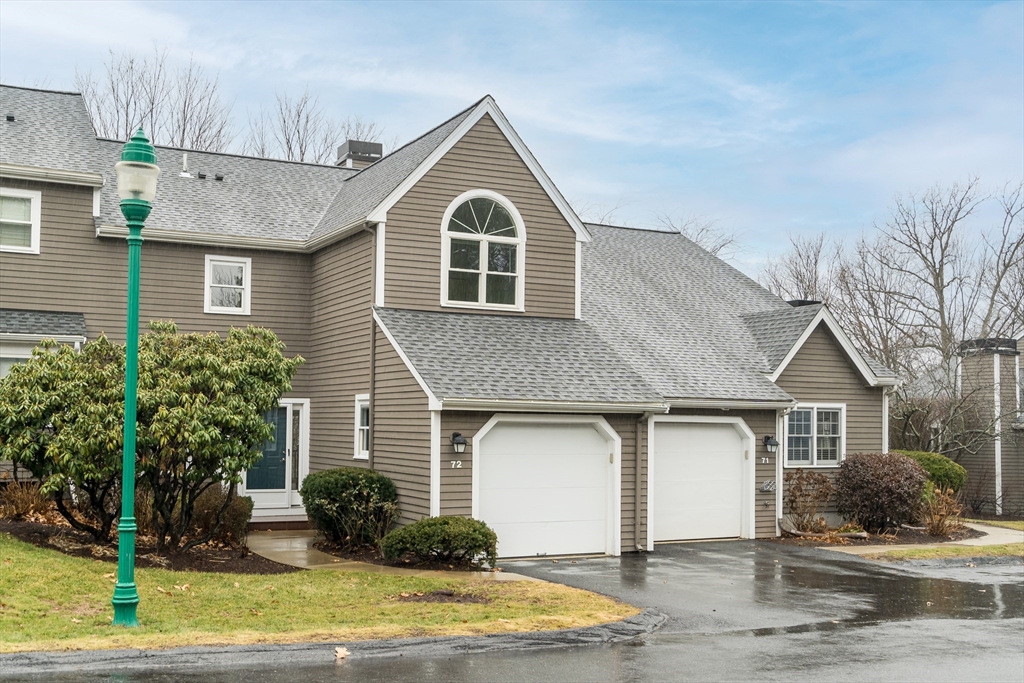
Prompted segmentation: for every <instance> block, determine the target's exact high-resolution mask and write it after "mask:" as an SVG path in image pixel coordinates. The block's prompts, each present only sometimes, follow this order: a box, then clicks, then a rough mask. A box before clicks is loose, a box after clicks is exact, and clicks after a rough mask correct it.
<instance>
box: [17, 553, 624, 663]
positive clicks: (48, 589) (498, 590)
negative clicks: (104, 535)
mask: <svg viewBox="0 0 1024 683" xmlns="http://www.w3.org/2000/svg"><path fill="white" fill-rule="evenodd" d="M114 571H116V568H115V567H114V565H112V564H110V563H107V562H100V561H98V560H90V559H81V558H75V557H69V556H67V555H63V554H61V553H58V552H56V551H52V550H46V549H42V548H37V547H35V546H32V545H29V544H27V543H22V542H21V541H18V540H15V539H13V538H12V537H11V536H10V535H9V534H0V652H21V651H29V650H73V649H102V648H122V647H138V648H164V647H177V646H183V645H203V644H206V645H213V644H244V643H290V642H303V641H318V640H330V641H351V640H367V639H373V638H395V637H414V636H441V635H473V634H483V633H497V632H505V631H539V630H545V629H557V628H571V627H577V626H592V625H594V624H599V623H603V622H608V621H615V620H618V619H623V618H625V617H629V616H632V615H634V614H636V613H638V612H639V611H640V610H638V609H636V608H635V607H632V606H630V605H626V604H623V603H620V602H616V601H615V600H612V599H611V598H606V597H604V596H600V595H596V594H594V593H588V592H586V591H582V590H577V589H575V588H569V587H567V586H561V585H557V584H550V583H542V582H535V581H510V582H497V581H485V580H481V579H473V578H463V577H459V576H457V575H453V576H452V577H451V578H447V577H445V578H413V577H404V576H390V575H382V574H368V573H361V572H359V573H356V572H338V571H332V570H313V571H303V572H295V573H292V574H278V575H274V576H261V575H254V574H207V573H199V572H175V571H170V570H166V569H139V570H137V571H136V574H135V577H136V582H137V584H138V587H139V596H140V597H141V600H142V602H141V603H140V605H139V612H138V613H139V621H140V622H141V626H140V628H138V629H124V628H115V627H113V626H111V625H110V619H111V617H112V615H113V611H112V608H111V606H110V598H111V595H112V592H113V588H114V574H113V572H114ZM440 589H451V590H454V591H455V593H456V594H460V595H461V594H466V595H474V596H479V597H483V598H486V599H488V600H489V601H490V602H488V603H486V604H482V603H437V602H409V601H403V600H401V599H400V595H401V594H402V593H408V594H411V595H414V594H415V593H417V592H419V593H430V592H432V591H435V590H440Z"/></svg>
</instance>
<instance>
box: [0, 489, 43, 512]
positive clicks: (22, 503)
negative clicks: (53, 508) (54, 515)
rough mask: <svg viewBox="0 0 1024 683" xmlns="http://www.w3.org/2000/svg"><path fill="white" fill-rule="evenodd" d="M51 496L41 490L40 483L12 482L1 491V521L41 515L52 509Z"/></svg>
mask: <svg viewBox="0 0 1024 683" xmlns="http://www.w3.org/2000/svg"><path fill="white" fill-rule="evenodd" d="M50 505H51V501H50V498H49V496H47V495H46V494H44V493H42V492H41V491H40V490H39V483H38V482H17V481H12V482H10V483H9V484H7V486H5V487H3V489H0V519H22V518H24V517H27V516H28V515H33V514H35V515H41V514H44V513H46V512H47V511H48V510H49V509H50Z"/></svg>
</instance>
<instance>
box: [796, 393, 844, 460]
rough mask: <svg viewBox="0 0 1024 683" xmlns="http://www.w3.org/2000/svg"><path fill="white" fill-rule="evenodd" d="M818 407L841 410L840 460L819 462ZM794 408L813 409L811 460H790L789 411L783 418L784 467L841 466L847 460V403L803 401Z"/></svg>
mask: <svg viewBox="0 0 1024 683" xmlns="http://www.w3.org/2000/svg"><path fill="white" fill-rule="evenodd" d="M818 409H821V410H838V411H839V460H838V461H835V462H834V461H829V462H827V463H824V464H818V461H817V459H818ZM793 410H810V411H811V427H812V431H811V460H810V462H808V463H802V462H790V460H789V415H790V414H792V413H791V412H790V413H787V414H786V415H785V416H784V417H783V418H782V444H781V445H782V449H783V451H784V453H783V456H784V457H783V458H781V459H782V462H783V467H785V468H786V469H799V468H810V469H830V468H831V469H835V468H836V467H839V465H840V464H842V462H843V461H844V460H846V404H845V403H801V404H799V405H797V406H794V408H793Z"/></svg>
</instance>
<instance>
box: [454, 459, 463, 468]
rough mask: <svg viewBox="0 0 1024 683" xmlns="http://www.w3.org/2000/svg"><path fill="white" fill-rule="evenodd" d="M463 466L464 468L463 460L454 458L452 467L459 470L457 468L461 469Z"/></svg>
mask: <svg viewBox="0 0 1024 683" xmlns="http://www.w3.org/2000/svg"><path fill="white" fill-rule="evenodd" d="M461 468H462V461H461V460H452V469H453V470H457V469H461Z"/></svg>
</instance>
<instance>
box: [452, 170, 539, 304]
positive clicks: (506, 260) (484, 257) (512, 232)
mask: <svg viewBox="0 0 1024 683" xmlns="http://www.w3.org/2000/svg"><path fill="white" fill-rule="evenodd" d="M441 231H442V240H441V241H442V245H441V248H442V250H443V252H442V257H441V262H442V268H441V303H442V304H443V305H445V306H457V307H463V308H490V309H498V310H515V311H521V310H523V275H524V259H525V256H526V255H525V254H524V253H523V252H524V250H525V248H526V230H525V226H524V225H523V220H522V217H521V216H520V215H519V212H518V211H516V208H515V207H514V206H513V205H512V203H511V202H509V201H508V200H507V199H505V198H504V197H502V196H501V195H500V194H498V193H497V192H491V191H489V190H472V191H470V192H466V193H464V194H462V195H460V196H459V197H457V198H456V199H455V201H454V202H452V204H451V205H450V206H449V207H448V210H447V211H446V212H445V216H444V220H443V223H442V226H441Z"/></svg>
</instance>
